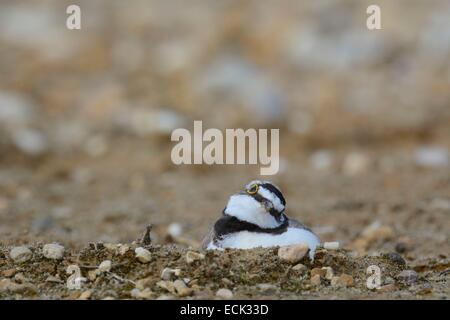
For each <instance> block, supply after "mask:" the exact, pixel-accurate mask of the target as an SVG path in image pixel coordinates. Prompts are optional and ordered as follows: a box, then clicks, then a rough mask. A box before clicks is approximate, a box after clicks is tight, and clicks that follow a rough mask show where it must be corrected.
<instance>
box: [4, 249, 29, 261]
mask: <svg viewBox="0 0 450 320" xmlns="http://www.w3.org/2000/svg"><path fill="white" fill-rule="evenodd" d="M9 256H10V257H11V259H12V260H13V261H14V262H16V263H24V262H27V261H28V260H30V259H31V257H32V256H33V253H32V252H31V250H30V249H28V248H27V247H25V246H20V247H14V248H12V249H11V251H10V253H9Z"/></svg>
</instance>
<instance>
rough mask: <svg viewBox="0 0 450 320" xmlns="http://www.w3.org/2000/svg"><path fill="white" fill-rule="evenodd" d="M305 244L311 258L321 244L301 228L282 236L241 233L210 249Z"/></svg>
mask: <svg viewBox="0 0 450 320" xmlns="http://www.w3.org/2000/svg"><path fill="white" fill-rule="evenodd" d="M301 243H304V244H306V245H308V247H309V249H310V257H311V258H312V257H314V251H315V249H316V247H317V246H318V245H319V244H320V240H319V238H318V237H317V236H316V235H315V234H314V233H312V232H311V231H308V230H305V229H299V228H288V229H287V230H286V232H283V233H282V234H269V233H259V232H249V231H240V232H236V233H233V234H230V235H229V236H226V237H225V238H224V239H222V240H221V241H220V242H219V243H218V244H217V246H216V245H214V244H213V243H212V242H211V243H210V244H209V246H208V248H207V249H208V250H210V249H213V250H214V249H220V248H234V249H251V248H257V247H263V248H267V247H275V246H288V245H293V244H301Z"/></svg>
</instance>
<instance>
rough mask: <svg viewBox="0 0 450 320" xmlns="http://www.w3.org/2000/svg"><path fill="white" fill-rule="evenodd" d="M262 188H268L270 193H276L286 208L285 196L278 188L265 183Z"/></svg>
mask: <svg viewBox="0 0 450 320" xmlns="http://www.w3.org/2000/svg"><path fill="white" fill-rule="evenodd" d="M261 187H263V188H266V189H267V190H269V191H270V192H272V193H274V194H275V195H276V196H277V197H278V198H279V199H280V201H281V203H282V204H283V206H286V200H285V199H284V197H283V194H282V193H281V191H280V190H278V188H277V187H275V186H274V185H273V184H270V183H264V184H262V185H261Z"/></svg>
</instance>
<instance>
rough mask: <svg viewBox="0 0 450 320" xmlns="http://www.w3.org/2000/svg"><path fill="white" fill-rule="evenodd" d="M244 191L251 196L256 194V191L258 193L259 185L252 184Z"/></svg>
mask: <svg viewBox="0 0 450 320" xmlns="http://www.w3.org/2000/svg"><path fill="white" fill-rule="evenodd" d="M246 191H247V193H248V194H252V195H253V194H257V193H258V191H259V185H257V184H253V185H251V186H250V188H248V189H247V190H246Z"/></svg>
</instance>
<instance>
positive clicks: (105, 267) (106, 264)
mask: <svg viewBox="0 0 450 320" xmlns="http://www.w3.org/2000/svg"><path fill="white" fill-rule="evenodd" d="M111 265H112V264H111V260H105V261H103V262H102V263H100V265H99V266H98V271H99V272H101V273H103V272H108V271H110V270H111Z"/></svg>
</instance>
